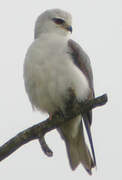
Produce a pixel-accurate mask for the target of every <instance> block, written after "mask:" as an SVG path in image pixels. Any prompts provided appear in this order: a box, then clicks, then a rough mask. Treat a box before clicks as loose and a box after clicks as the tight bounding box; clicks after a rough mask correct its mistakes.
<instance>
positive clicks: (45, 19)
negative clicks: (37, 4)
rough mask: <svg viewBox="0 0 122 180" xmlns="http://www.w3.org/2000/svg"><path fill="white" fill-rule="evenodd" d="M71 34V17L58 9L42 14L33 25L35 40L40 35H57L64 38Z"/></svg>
mask: <svg viewBox="0 0 122 180" xmlns="http://www.w3.org/2000/svg"><path fill="white" fill-rule="evenodd" d="M71 32H72V17H71V15H70V14H69V13H68V12H66V11H63V10H60V9H51V10H47V11H45V12H43V13H42V14H41V15H40V16H39V17H38V18H37V21H36V24H35V34H34V37H35V39H36V38H38V37H39V36H40V35H41V33H58V34H60V35H63V36H66V35H68V34H69V33H71Z"/></svg>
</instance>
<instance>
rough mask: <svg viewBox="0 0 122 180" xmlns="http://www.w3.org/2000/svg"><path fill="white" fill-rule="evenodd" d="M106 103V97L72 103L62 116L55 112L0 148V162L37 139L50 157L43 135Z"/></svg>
mask: <svg viewBox="0 0 122 180" xmlns="http://www.w3.org/2000/svg"><path fill="white" fill-rule="evenodd" d="M106 102H107V95H106V94H104V95H103V96H100V97H97V98H95V99H93V100H89V101H86V102H85V103H80V104H79V103H78V102H77V103H76V102H73V105H72V106H71V105H69V106H68V107H67V111H66V114H62V113H61V112H57V113H55V114H54V115H53V117H52V120H51V121H50V120H49V119H47V120H46V121H43V122H41V123H39V124H37V125H34V126H32V127H30V128H28V129H26V130H24V131H22V132H20V133H19V134H17V135H16V136H15V137H13V138H12V139H10V140H9V141H8V142H6V143H5V144H4V145H2V146H1V147H0V161H2V160H3V159H5V158H6V157H8V156H9V155H10V154H12V153H13V152H14V151H16V150H17V149H18V148H20V147H21V146H22V145H24V144H26V143H28V142H29V141H32V140H35V139H39V141H40V144H41V146H42V149H43V151H44V152H45V154H47V155H48V156H52V151H51V150H50V149H49V147H48V145H47V144H46V142H45V139H44V135H45V134H46V133H47V132H49V131H51V130H53V129H55V128H58V127H60V125H61V124H62V123H65V122H66V121H68V120H70V119H72V118H74V117H76V116H77V115H79V114H83V113H85V112H87V111H89V110H91V109H93V108H96V107H98V106H101V105H104V104H105V103H106Z"/></svg>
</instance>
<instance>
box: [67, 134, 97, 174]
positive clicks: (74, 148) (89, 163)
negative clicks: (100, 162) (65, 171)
mask: <svg viewBox="0 0 122 180" xmlns="http://www.w3.org/2000/svg"><path fill="white" fill-rule="evenodd" d="M79 136H80V137H79ZM65 143H66V147H67V153H68V157H69V163H70V166H71V169H72V170H75V169H76V168H77V166H78V165H79V164H80V163H81V164H82V165H83V166H84V168H85V169H86V171H87V172H88V173H89V174H91V169H92V168H93V167H94V163H93V160H92V157H91V155H90V152H89V150H88V147H87V145H86V143H85V141H84V137H83V136H82V137H81V133H79V135H78V136H77V137H75V138H74V139H68V140H66V141H65Z"/></svg>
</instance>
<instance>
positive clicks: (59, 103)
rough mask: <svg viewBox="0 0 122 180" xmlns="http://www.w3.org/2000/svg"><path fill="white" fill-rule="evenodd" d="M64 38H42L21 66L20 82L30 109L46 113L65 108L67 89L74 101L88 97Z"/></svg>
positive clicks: (85, 83) (86, 83) (34, 44)
mask: <svg viewBox="0 0 122 180" xmlns="http://www.w3.org/2000/svg"><path fill="white" fill-rule="evenodd" d="M67 51H68V49H67V39H63V38H59V37H53V36H51V38H49V37H47V36H46V35H45V36H42V37H41V38H40V39H38V40H36V41H35V42H34V43H33V44H32V45H31V47H30V48H29V50H28V53H27V55H26V58H25V63H24V80H25V87H26V91H27V93H28V96H29V99H30V101H31V103H32V106H34V107H36V108H37V109H39V110H42V111H47V112H49V113H51V112H54V111H56V110H58V109H62V110H63V108H64V106H65V103H66V99H68V98H69V96H68V89H69V88H72V89H73V90H74V92H75V94H76V97H77V99H78V100H84V99H86V98H87V97H88V94H89V85H88V81H87V79H86V77H85V76H84V74H83V73H82V72H81V71H80V70H79V69H78V68H77V67H76V66H75V65H74V64H73V62H72V59H71V57H70V55H69V54H68V53H67Z"/></svg>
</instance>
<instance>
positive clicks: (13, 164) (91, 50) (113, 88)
mask: <svg viewBox="0 0 122 180" xmlns="http://www.w3.org/2000/svg"><path fill="white" fill-rule="evenodd" d="M50 8H61V9H64V10H67V11H69V12H70V13H71V14H72V16H73V35H72V38H73V39H74V40H76V41H77V42H78V43H80V45H81V46H82V47H83V48H84V49H85V51H86V52H87V54H88V55H89V57H90V59H91V63H92V67H93V72H94V83H95V92H96V96H99V95H102V94H103V93H107V94H108V97H109V102H108V103H107V105H105V106H103V107H100V108H97V109H95V110H94V117H93V125H92V134H93V140H94V145H95V152H96V158H97V170H96V169H95V170H93V175H92V176H89V175H87V173H86V172H85V170H84V169H83V168H82V166H79V167H78V168H77V170H76V171H73V172H72V171H71V170H70V167H69V163H68V159H67V156H66V150H65V146H64V143H63V141H62V140H61V139H60V136H59V135H58V133H57V132H56V131H53V132H50V133H49V134H48V135H47V136H46V137H47V138H46V139H47V142H48V144H49V145H50V147H51V148H52V149H53V152H54V156H53V157H52V158H48V157H46V156H45V155H44V154H43V153H42V151H41V149H40V146H39V143H38V141H33V142H31V143H28V144H27V145H24V146H23V147H22V148H20V149H19V150H17V151H16V152H15V153H14V154H12V155H11V156H10V157H8V158H7V159H5V160H4V161H2V162H1V163H0V178H1V179H4V180H9V179H12V180H22V179H29V180H33V179H49V178H50V179H53V180H57V179H70V180H73V179H75V180H81V179H83V180H98V179H99V180H106V179H111V180H115V179H117V180H121V179H122V173H121V172H122V164H121V162H122V140H121V138H122V117H121V114H122V103H121V97H122V96H121V92H122V83H121V82H122V80H121V79H122V72H121V71H122V70H121V69H122V62H121V61H122V1H121V0H92V1H91V0H81V1H73V0H72V1H71V0H67V1H66V0H61V1H57V0H51V1H49V0H44V1H42V0H31V1H30V0H26V1H25V0H21V1H16V0H11V1H7V0H4V1H2V2H1V3H0V145H2V144H3V143H5V142H6V141H7V140H9V139H10V138H11V137H13V136H15V135H16V134H17V133H18V132H20V131H22V130H24V129H25V128H28V127H30V126H32V125H34V124H36V123H38V122H40V121H42V120H44V119H45V116H44V115H41V114H40V113H38V112H33V111H32V108H31V105H30V102H29V100H28V97H27V95H26V93H25V89H24V83H23V62H24V57H25V53H26V51H27V48H28V47H29V45H30V44H31V42H32V41H33V29H34V23H35V20H36V18H37V16H38V15H39V14H41V13H42V12H43V11H44V10H46V9H50Z"/></svg>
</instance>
